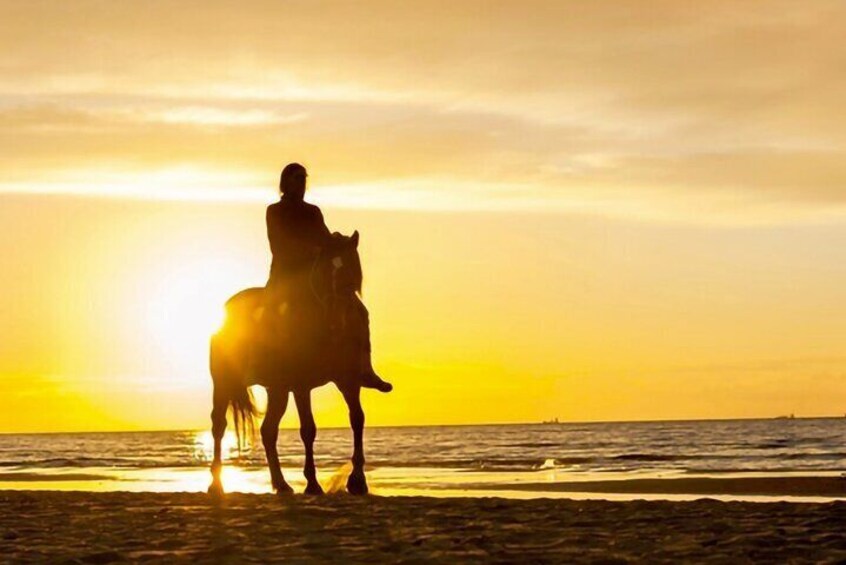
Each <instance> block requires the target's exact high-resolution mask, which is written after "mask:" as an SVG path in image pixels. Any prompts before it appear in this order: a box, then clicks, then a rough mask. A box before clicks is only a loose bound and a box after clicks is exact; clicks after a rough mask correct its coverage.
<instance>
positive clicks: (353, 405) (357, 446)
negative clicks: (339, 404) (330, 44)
mask: <svg viewBox="0 0 846 565" xmlns="http://www.w3.org/2000/svg"><path fill="white" fill-rule="evenodd" d="M341 392H342V393H343V395H344V400H346V402H347V407H348V408H349V411H350V426H351V427H352V431H353V456H352V464H353V470H352V473H351V474H350V476H349V478H348V479H347V491H349V493H350V494H367V479H366V478H365V476H364V410H363V409H362V408H361V387H358V386H354V387H349V388H347V389H345V390H342V391H341Z"/></svg>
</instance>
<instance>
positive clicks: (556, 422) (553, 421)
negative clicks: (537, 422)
mask: <svg viewBox="0 0 846 565" xmlns="http://www.w3.org/2000/svg"><path fill="white" fill-rule="evenodd" d="M542 423H543V424H560V423H561V422H559V421H558V418H553V419H552V420H544V421H543V422H542Z"/></svg>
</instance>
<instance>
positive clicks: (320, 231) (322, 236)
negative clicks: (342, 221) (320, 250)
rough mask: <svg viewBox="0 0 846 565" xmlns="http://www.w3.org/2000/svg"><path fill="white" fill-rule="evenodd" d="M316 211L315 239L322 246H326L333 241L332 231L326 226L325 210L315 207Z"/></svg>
mask: <svg viewBox="0 0 846 565" xmlns="http://www.w3.org/2000/svg"><path fill="white" fill-rule="evenodd" d="M314 212H315V214H314V215H315V219H314V228H315V241H316V242H317V243H318V245H320V247H325V246H327V245H329V243H330V242H331V241H332V232H330V231H329V228H328V227H326V220H324V219H323V212H321V211H320V208H315V209H314Z"/></svg>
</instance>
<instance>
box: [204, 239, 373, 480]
mask: <svg viewBox="0 0 846 565" xmlns="http://www.w3.org/2000/svg"><path fill="white" fill-rule="evenodd" d="M358 241H359V235H358V232H357V231H356V232H354V233H353V235H352V236H350V237H347V236H343V235H341V234H337V233H336V234H334V235H333V242H334V243H333V245H331V246H329V248H327V249H325V250H324V251H322V252H321V253H320V254H318V255H317V256H316V258H315V259H314V262H313V264H312V267H311V269H310V271H309V272H308V273H307V274H305V275H304V277H305V278H306V280H305V281H304V282H305V286H306V287H307V288H308V289H309V290H310V291H311V292H312V297H313V298H314V299H315V301H317V303H319V305H320V310H322V313H323V314H324V324H323V325H321V328H323V329H322V330H321V329H315V327H312V328H311V330H312V331H308V330H307V328H306V327H305V326H308V325H309V324H303V322H304V321H305V320H303V319H297V316H296V315H295V314H294V310H295V309H294V308H293V307H292V308H288V306H289V305H288V302H285V301H278V300H273V299H271V298H270V297H269V296H268V293H269V292H270V291H269V290H268V289H266V288H264V287H254V288H248V289H245V290H242V291H240V292H238V293H237V294H235V295H233V296H232V297H231V298H229V300H227V302H226V304H225V314H226V317H225V321H224V323H223V325H222V327H221V329H220V330H219V331H218V332H216V333H215V334H214V335H213V336H212V339H211V343H210V348H209V369H210V373H211V378H212V383H213V388H214V391H213V395H212V396H213V400H212V404H213V406H212V412H211V421H212V436H213V437H214V459H213V461H212V464H211V474H212V482H211V485H210V486H209V492H210V493H212V494H222V493H223V484H222V481H221V470H222V466H223V462H222V459H221V442H222V439H223V435H224V432H225V430H226V424H227V412H228V411H230V410H231V412H232V420H233V423H234V427H235V431H236V435H237V437H238V445H239V447H240V445H242V442H243V438H244V436H245V435H247V430H251V431H254V429H255V428H254V425H255V424H254V418H255V417H256V416H257V410H256V408H255V404H254V401H253V398H252V394H251V393H250V390H249V387H250V386H251V385H255V384H258V385H261V386H263V387H264V388H265V389H266V390H267V410H266V412H265V415H264V419H263V421H262V424H261V428H260V429H261V440H262V444H263V446H264V450H265V454H266V456H267V464H268V467H269V468H270V478H271V484H272V486H273V489H274V490H275V491H276V493H277V494H289V493H293V489H292V488H291V486H290V485H288V483H287V482H286V481H285V478H284V476H283V475H282V469H281V468H280V466H279V455H278V453H277V450H276V441H277V438H278V435H279V423H280V421H281V420H282V417H283V416H284V414H285V410H286V408H287V405H288V396H289V393H293V395H294V401H295V403H296V405H297V412H298V413H299V417H300V438H301V439H302V442H303V445H304V447H305V466H304V468H303V474H304V475H305V478H306V481H307V486H306V488H305V493H306V494H322V493H323V489H322V488H321V486H320V484H319V483H318V482H317V470H316V469H315V465H314V440H315V437H316V435H317V427H316V425H315V422H314V416H313V414H312V408H311V390H312V389H314V388H318V387H321V386H323V385H325V384H328V383H329V382H334V383H335V385H336V386H337V388H338V390H340V392H341V394H342V395H343V397H344V400H345V401H346V403H347V407H348V409H349V419H350V426H351V427H352V431H353V454H352V459H351V461H352V465H353V470H352V473H351V474H350V476H349V478H348V480H347V491H348V492H350V493H351V494H366V493H367V492H368V487H367V480H366V478H365V475H364V440H363V436H364V410H363V409H362V407H361V399H360V393H361V386H360V382H359V375H358V373H357V371H359V370H360V367H361V355H363V354H365V353H364V351H363V348H362V347H361V343H360V338H359V336H360V332H359V329H360V321H361V320H360V315H361V314H360V313H361V309H362V308H363V305H361V304H360V303H358V304H357V303H356V301H358V300H360V296H361V288H362V278H363V277H362V272H361V261H360V258H359V255H358ZM312 326H314V325H313V324H312Z"/></svg>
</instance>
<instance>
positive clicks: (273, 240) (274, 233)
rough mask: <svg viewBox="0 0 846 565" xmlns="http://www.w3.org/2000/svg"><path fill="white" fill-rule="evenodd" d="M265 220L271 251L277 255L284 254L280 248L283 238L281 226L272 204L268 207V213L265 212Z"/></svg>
mask: <svg viewBox="0 0 846 565" xmlns="http://www.w3.org/2000/svg"><path fill="white" fill-rule="evenodd" d="M265 222H266V223H267V240H268V241H269V242H270V253H271V254H272V255H273V256H274V257H277V256H279V255H281V254H282V250H281V249H280V248H279V242H280V240H281V237H280V236H281V226H280V225H279V221H278V220H277V218H276V216H275V215H274V214H273V212H272V210H271V208H270V206H268V207H267V214H265Z"/></svg>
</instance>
